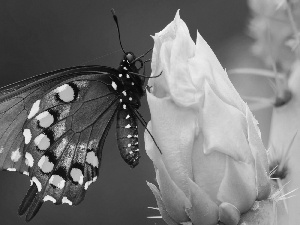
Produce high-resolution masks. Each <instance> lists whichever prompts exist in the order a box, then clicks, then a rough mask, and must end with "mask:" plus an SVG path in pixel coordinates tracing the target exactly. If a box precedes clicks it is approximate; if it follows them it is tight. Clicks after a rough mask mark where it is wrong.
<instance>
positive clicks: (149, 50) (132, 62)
mask: <svg viewBox="0 0 300 225" xmlns="http://www.w3.org/2000/svg"><path fill="white" fill-rule="evenodd" d="M152 50H153V48H150V49H149V50H148V51H147V52H145V53H144V54H143V55H141V56H139V57H137V58H136V59H135V60H133V61H132V62H131V63H130V64H132V63H135V62H136V61H137V60H139V59H140V58H143V57H144V56H145V55H147V54H148V53H149V52H151V51H152Z"/></svg>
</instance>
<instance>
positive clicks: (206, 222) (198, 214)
mask: <svg viewBox="0 0 300 225" xmlns="http://www.w3.org/2000/svg"><path fill="white" fill-rule="evenodd" d="M188 183H189V187H190V202H191V204H192V207H191V208H188V207H187V208H186V212H187V214H188V215H189V217H190V218H191V220H192V223H193V224H194V225H216V224H217V222H218V206H217V204H216V203H214V202H213V201H211V199H210V197H209V196H208V195H207V194H206V193H205V192H204V191H203V190H202V189H201V188H200V187H199V186H197V184H195V183H194V182H193V181H192V180H191V179H189V178H188Z"/></svg>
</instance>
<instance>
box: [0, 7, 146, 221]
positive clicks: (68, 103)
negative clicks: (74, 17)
mask: <svg viewBox="0 0 300 225" xmlns="http://www.w3.org/2000/svg"><path fill="white" fill-rule="evenodd" d="M113 17H114V20H115V22H116V24H117V28H118V34H119V40H120V45H121V48H122V50H123V52H124V56H123V58H122V60H121V62H120V65H119V67H118V68H117V69H114V68H110V67H106V66H98V65H91V66H76V67H71V68H66V69H61V70H56V71H53V72H48V73H45V74H41V75H38V76H34V77H31V78H28V79H25V80H23V81H20V82H17V83H14V84H11V85H8V86H5V87H2V88H0V169H1V170H6V171H18V172H20V173H22V174H24V175H28V176H29V177H30V179H31V180H30V181H31V186H30V188H29V190H28V192H27V194H26V196H25V198H24V199H23V201H22V203H21V205H20V207H19V215H24V214H25V213H26V221H30V220H31V219H32V218H33V217H34V216H35V215H36V214H37V212H38V211H39V209H40V208H41V206H42V204H43V203H44V202H45V201H51V202H53V203H55V204H63V203H66V204H69V205H77V204H79V203H80V202H81V201H82V200H83V198H84V196H85V193H86V190H87V189H88V187H89V185H90V184H91V183H93V182H95V181H96V179H97V177H98V172H99V167H100V163H101V153H102V148H103V145H104V142H105V138H106V136H107V133H108V131H109V129H110V127H111V124H112V122H113V120H114V118H115V117H116V118H117V122H116V125H117V127H116V133H117V144H118V148H119V150H120V154H121V156H122V158H123V159H124V161H125V162H126V163H127V164H128V165H129V166H131V167H135V166H136V165H137V164H138V163H139V158H140V153H139V143H138V120H139V121H140V122H141V123H142V124H143V125H144V126H145V127H146V122H145V121H144V120H143V118H142V117H141V115H140V113H139V112H138V109H139V107H140V105H141V102H140V99H141V97H142V96H143V95H144V93H145V88H143V85H144V81H145V77H146V76H143V75H141V74H139V71H140V69H141V68H143V67H144V64H143V63H144V62H143V61H142V60H141V58H142V57H143V56H145V55H146V54H147V53H148V52H149V51H150V50H151V49H150V50H149V51H148V52H146V53H145V54H144V55H142V56H140V57H135V55H134V54H133V53H132V52H125V51H124V49H123V47H122V43H121V39H120V31H119V26H118V21H117V17H116V15H115V14H114V12H113ZM137 62H139V64H140V65H139V66H138V65H136V63H137ZM146 129H147V128H146Z"/></svg>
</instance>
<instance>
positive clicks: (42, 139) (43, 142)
mask: <svg viewBox="0 0 300 225" xmlns="http://www.w3.org/2000/svg"><path fill="white" fill-rule="evenodd" d="M34 143H35V145H36V146H37V147H38V148H39V149H40V150H46V149H47V148H49V146H50V139H49V138H48V137H47V136H46V135H45V134H40V135H39V136H37V137H36V138H35V139H34Z"/></svg>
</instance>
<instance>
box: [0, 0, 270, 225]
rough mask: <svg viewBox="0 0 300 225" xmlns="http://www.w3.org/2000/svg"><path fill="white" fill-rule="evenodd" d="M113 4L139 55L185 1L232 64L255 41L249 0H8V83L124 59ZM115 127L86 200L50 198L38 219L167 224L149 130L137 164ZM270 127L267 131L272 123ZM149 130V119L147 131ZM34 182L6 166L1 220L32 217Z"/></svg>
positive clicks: (194, 23) (1, 64) (0, 56)
mask: <svg viewBox="0 0 300 225" xmlns="http://www.w3.org/2000/svg"><path fill="white" fill-rule="evenodd" d="M111 8H114V9H115V10H116V12H117V15H118V18H119V22H120V27H121V35H122V42H123V46H124V48H125V50H126V51H132V52H134V53H135V54H136V55H141V54H142V53H144V52H145V51H146V50H148V49H149V48H150V47H152V46H153V40H152V38H151V37H150V35H154V33H156V32H159V31H160V30H162V29H163V28H164V27H165V26H166V25H167V24H168V23H170V22H171V21H172V20H173V18H174V16H175V13H176V11H177V9H181V11H180V16H181V18H182V19H183V20H184V21H185V22H186V23H187V26H188V27H189V30H190V33H191V36H192V38H193V39H194V40H195V38H196V30H197V29H198V30H199V32H200V34H201V35H202V36H203V37H204V38H205V39H206V41H207V42H208V44H209V45H210V46H211V48H212V49H213V50H214V51H215V53H216V54H217V56H218V58H219V59H220V61H221V63H222V64H223V66H224V67H227V68H230V67H234V66H236V65H239V64H240V63H241V64H243V60H244V61H248V59H247V57H248V56H246V58H245V59H244V58H243V57H241V55H244V54H243V53H245V52H247V51H248V50H247V48H248V47H247V46H249V43H250V42H249V40H250V39H249V38H247V37H246V36H245V31H246V26H247V24H248V16H249V12H248V8H247V2H246V1H245V0H242V1H241V0H226V1H225V0H198V1H180V0H176V1H175V0H173V1H166V0H152V1H144V0H139V1H136V0H134V1H124V0H123V1H122V0H111V1H104V0H102V1H101V0H97V1H96V0H85V1H83V0H72V1H71V0H69V1H57V0H55V1H45V0H39V1H37V0H27V1H17V0H1V1H0V73H1V76H0V78H1V79H0V85H1V86H3V85H6V84H9V83H11V82H15V81H18V80H21V79H24V78H27V77H30V76H33V75H36V74H40V73H44V72H48V71H51V70H55V69H59V68H64V67H69V66H74V65H81V64H100V65H107V66H111V67H117V66H118V63H119V61H120V58H121V57H122V52H121V51H120V46H119V42H118V35H117V30H116V26H115V23H114V21H113V18H112V16H111V12H110V9H111ZM245 46H246V47H245ZM246 55H247V54H246ZM98 57H99V58H98ZM150 57H151V55H149V58H150ZM95 58H98V59H97V60H93V59H95ZM90 60H93V61H90ZM87 61H90V62H89V63H86V62H87ZM240 61H241V62H240ZM147 73H148V74H150V64H149V66H148V69H147ZM243 82H244V80H241V79H236V81H235V83H237V84H239V83H243ZM245 86H247V87H248V88H249V85H248V84H247V85H245ZM242 89H244V88H242ZM142 104H143V106H142V108H141V113H142V114H143V115H144V117H145V119H146V120H147V121H148V120H149V119H150V115H149V110H148V105H147V102H146V99H145V98H144V99H143V101H142ZM260 116H261V115H259V114H258V115H257V118H258V119H259V120H260ZM114 127H115V126H114V125H113V127H112V129H111V131H110V132H109V135H108V138H107V141H106V143H105V146H104V152H103V161H102V166H101V170H100V177H99V179H98V180H97V182H96V183H94V184H92V185H91V186H90V188H89V190H88V192H87V194H86V197H85V200H84V201H83V202H82V203H81V204H80V205H79V206H77V207H69V206H68V205H62V206H56V205H53V204H52V203H51V202H46V203H45V204H44V205H43V207H42V208H41V210H40V212H39V213H38V214H37V216H36V217H35V218H34V219H33V221H32V222H30V224H32V225H35V224H39V225H43V224H45V225H46V224H51V225H52V224H61V225H63V224H74V225H77V224H78V225H79V224H104V225H113V224H130V225H132V224H133V225H135V224H145V225H146V224H149V225H150V224H158V225H159V224H165V223H164V222H163V221H162V220H161V219H147V216H154V215H159V213H158V211H156V210H152V209H148V208H147V207H148V206H152V207H156V202H155V199H154V196H153V195H152V193H151V191H150V190H149V189H148V187H147V185H146V180H147V181H150V182H154V176H155V173H154V169H153V165H152V162H151V160H150V159H149V158H148V156H147V155H146V153H145V151H144V147H143V143H144V142H143V138H142V137H143V135H140V143H141V154H142V158H141V161H140V165H139V166H138V167H136V168H135V169H130V168H129V167H128V166H127V165H126V164H125V163H124V162H123V161H122V159H121V157H120V156H119V152H118V149H117V144H116V140H115V128H114ZM261 128H262V127H261ZM263 129H264V130H263V136H264V138H266V137H267V134H266V131H267V127H266V128H263ZM143 131H144V129H143V128H142V127H141V128H140V134H143ZM28 187H29V178H28V177H26V176H23V175H20V174H18V173H12V172H1V173H0V224H1V225H12V224H14V225H15V224H26V223H25V221H24V218H22V217H19V216H18V215H17V209H18V206H19V204H20V203H21V201H22V199H23V197H24V195H25V194H26V192H27V189H28Z"/></svg>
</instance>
